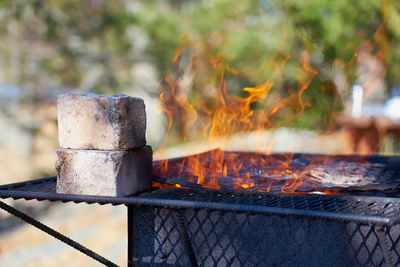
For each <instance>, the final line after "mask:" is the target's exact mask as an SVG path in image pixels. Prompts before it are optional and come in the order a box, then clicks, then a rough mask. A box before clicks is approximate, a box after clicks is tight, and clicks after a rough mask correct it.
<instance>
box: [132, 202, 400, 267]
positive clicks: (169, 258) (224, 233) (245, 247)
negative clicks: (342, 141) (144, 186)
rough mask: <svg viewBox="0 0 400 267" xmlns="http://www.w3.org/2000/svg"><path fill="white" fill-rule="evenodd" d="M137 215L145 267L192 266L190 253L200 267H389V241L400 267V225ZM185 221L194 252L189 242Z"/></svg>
mask: <svg viewBox="0 0 400 267" xmlns="http://www.w3.org/2000/svg"><path fill="white" fill-rule="evenodd" d="M133 214H134V215H133V217H134V218H133V222H134V223H133V229H134V231H133V232H132V233H131V234H133V235H134V236H135V235H136V237H141V238H138V239H137V240H136V241H137V242H138V244H136V245H135V248H134V249H133V250H134V251H133V259H134V263H135V264H136V265H139V266H140V265H141V264H150V265H151V266H190V264H191V260H190V253H189V250H190V249H192V250H193V252H194V255H195V260H196V262H197V264H198V265H199V266H385V264H386V261H385V255H384V249H383V247H382V246H383V244H382V242H383V241H387V242H388V243H387V244H386V245H388V248H389V251H390V255H389V256H390V260H391V262H392V263H393V264H394V265H399V264H400V257H399V252H400V250H399V248H400V244H399V240H400V226H399V225H395V226H392V227H383V228H381V227H379V226H378V228H377V227H376V226H373V225H360V224H357V223H353V222H339V221H327V220H321V219H309V218H295V217H293V216H278V215H265V214H253V213H237V212H232V211H210V210H205V209H182V210H176V209H168V208H145V209H135V210H134V212H133ZM179 215H182V217H183V221H184V224H185V226H186V231H187V234H188V237H189V239H190V247H191V248H190V247H189V248H188V247H187V246H186V245H185V241H184V240H183V239H184V238H183V236H184V234H183V233H182V230H180V227H179V220H178V217H177V216H179ZM378 231H383V236H381V238H380V237H379V233H378ZM143 233H145V235H143ZM382 238H383V239H384V240H383V239H382ZM387 266H390V265H387Z"/></svg>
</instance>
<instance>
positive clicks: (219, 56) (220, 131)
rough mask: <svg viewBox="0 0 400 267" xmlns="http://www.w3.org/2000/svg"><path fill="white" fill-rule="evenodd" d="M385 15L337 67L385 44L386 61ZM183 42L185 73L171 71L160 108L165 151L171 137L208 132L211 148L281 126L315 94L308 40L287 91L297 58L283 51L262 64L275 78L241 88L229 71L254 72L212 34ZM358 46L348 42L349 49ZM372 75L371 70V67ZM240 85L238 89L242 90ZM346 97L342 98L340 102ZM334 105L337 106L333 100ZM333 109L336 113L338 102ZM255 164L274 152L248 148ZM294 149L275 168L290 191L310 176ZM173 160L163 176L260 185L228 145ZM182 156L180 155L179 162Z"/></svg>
mask: <svg viewBox="0 0 400 267" xmlns="http://www.w3.org/2000/svg"><path fill="white" fill-rule="evenodd" d="M382 13H383V14H384V20H385V21H386V17H387V10H386V9H385V7H383V8H382ZM386 35H387V34H386V32H385V23H382V24H381V25H380V26H379V28H378V29H377V31H376V33H375V35H374V40H373V43H372V42H371V41H365V42H363V44H362V45H361V47H359V48H354V47H353V49H354V50H357V51H358V56H354V57H353V58H352V59H351V60H350V61H349V62H347V63H346V62H344V61H343V60H341V59H336V60H335V61H334V62H333V67H334V68H345V67H347V66H351V65H355V63H358V62H359V61H360V58H361V59H364V58H365V57H367V56H368V55H371V54H372V50H374V48H375V47H378V48H379V49H378V52H376V53H375V55H374V59H375V60H376V62H383V61H384V58H385V57H386V55H387V40H386V39H385V38H387V37H386ZM285 38H286V31H285V29H283V37H282V41H281V42H282V46H283V44H284V42H285ZM183 39H184V40H185V42H184V44H183V45H180V46H178V47H177V49H176V51H175V54H174V57H173V62H174V64H176V65H179V64H181V65H182V64H184V63H183V62H181V58H182V53H183V51H185V50H188V51H189V52H192V55H191V56H190V58H189V59H190V60H189V63H187V64H188V66H187V68H186V70H185V71H183V73H182V74H181V75H179V76H174V75H168V76H167V77H166V78H165V79H164V81H163V82H162V84H161V86H160V92H161V93H160V100H161V103H162V108H161V111H162V112H164V113H165V115H166V118H167V122H168V129H167V133H166V137H165V142H164V145H163V146H162V147H161V148H160V149H159V150H158V151H157V152H156V155H157V154H160V155H161V154H162V151H163V150H164V149H165V148H166V147H167V146H168V142H170V141H171V140H177V141H176V142H179V141H187V140H189V139H190V140H194V139H196V138H202V139H203V140H205V141H206V142H208V143H209V147H211V148H223V147H229V142H230V138H231V137H232V136H234V135H236V134H238V133H250V132H257V131H261V130H263V131H264V130H267V129H269V128H271V127H277V126H280V125H281V124H282V123H285V122H290V121H293V120H295V119H297V118H298V117H300V116H301V115H302V114H303V112H304V111H305V110H306V109H307V108H308V107H310V102H309V101H308V99H307V98H305V97H304V92H305V91H306V90H307V89H308V88H309V86H310V84H311V82H312V81H313V79H314V77H315V76H316V75H317V74H318V70H317V69H316V68H315V67H313V66H312V64H311V63H310V55H309V51H310V50H311V44H310V43H308V42H307V41H306V40H304V42H305V44H306V49H305V50H304V51H303V52H302V54H301V56H300V59H299V67H298V68H297V73H298V75H297V89H289V90H287V91H284V89H288V88H286V86H285V85H284V79H283V74H282V72H283V69H284V67H285V64H286V63H287V62H288V60H289V59H290V56H288V55H284V53H283V52H282V51H279V52H278V53H277V54H276V55H274V56H272V57H271V58H270V60H269V61H267V62H265V63H264V64H262V66H261V68H260V69H259V71H260V72H261V71H263V70H264V69H269V70H273V71H272V74H271V77H270V79H268V80H265V81H263V82H262V83H260V84H257V85H255V86H246V87H244V88H242V90H240V92H239V93H234V92H235V90H234V89H236V88H230V87H229V84H230V83H229V79H230V78H232V77H237V78H249V80H251V77H252V76H253V74H251V73H250V74H248V73H246V71H243V70H239V69H234V68H232V67H231V66H230V65H229V63H228V61H227V60H226V56H224V54H223V53H221V52H218V53H214V52H213V51H214V49H213V47H212V46H211V45H210V43H209V42H207V41H204V39H207V37H204V36H185V37H181V40H183ZM351 47H352V44H349V45H348V47H346V48H345V49H349V48H351ZM366 76H367V77H369V76H370V75H366ZM365 84H367V85H368V88H367V93H366V94H365V97H367V96H368V95H369V94H370V92H371V91H372V89H373V88H374V87H375V84H374V81H366V82H365ZM194 86H197V88H199V87H200V88H202V90H201V91H197V92H195V93H192V94H189V92H191V88H193V87H194ZM321 90H323V91H324V90H332V88H330V87H329V85H323V86H322V88H321ZM236 91H238V90H236ZM336 101H339V100H338V99H337V98H335V100H334V102H336ZM333 109H334V108H333ZM333 109H332V114H333V113H334V110H333ZM324 119H325V123H326V125H328V126H329V127H328V129H329V128H334V124H335V119H336V117H335V116H334V115H331V116H326V117H325V118H324ZM173 129H178V130H177V131H176V132H174V131H173ZM260 139H261V140H264V141H263V142H262V144H260V147H263V148H264V149H263V150H264V151H265V152H266V154H264V155H267V156H268V155H269V154H270V151H271V150H272V146H273V144H274V143H275V142H276V140H270V141H269V142H267V141H266V140H265V139H266V138H265V137H264V138H260ZM247 157H248V159H249V161H250V163H251V165H252V166H257V167H260V169H263V168H265V167H268V166H269V165H270V163H271V160H270V159H269V158H268V157H260V155H259V154H248V155H247ZM292 160H293V154H291V153H289V154H285V155H282V157H280V166H279V168H277V169H274V170H273V172H275V173H276V174H277V176H281V177H290V179H285V182H284V184H283V185H281V191H283V192H292V193H293V192H296V189H297V188H298V187H299V186H301V185H302V184H303V182H304V178H302V177H300V176H299V175H298V173H296V172H295V171H293V170H292V169H291V163H292ZM172 161H174V160H173V159H172V160H168V159H165V160H161V161H159V164H157V166H156V168H157V170H156V172H157V173H158V174H160V175H161V176H163V177H167V176H168V175H169V174H171V173H173V174H178V176H180V175H183V174H185V175H187V176H188V177H190V178H188V179H189V180H190V181H189V182H191V183H193V184H197V185H200V186H202V187H205V188H212V189H220V188H221V184H222V183H223V182H224V179H231V178H233V179H234V182H233V189H241V188H245V189H248V188H252V187H254V186H255V184H254V181H253V180H252V177H253V173H252V172H251V171H247V170H244V168H246V165H244V163H243V162H242V159H241V158H240V157H238V156H235V154H232V153H227V152H225V151H223V150H222V149H214V150H211V151H210V152H208V153H205V154H204V153H203V154H197V155H193V156H188V157H185V158H183V159H182V161H181V162H179V164H177V165H176V164H175V165H174V166H178V167H177V169H174V170H173V169H172V167H171V164H170V163H171V162H172ZM175 163H176V162H175ZM276 183H279V181H270V182H269V183H268V187H267V188H266V189H263V191H270V190H272V189H271V188H273V187H274V186H275V184H276ZM324 193H325V194H334V193H336V191H335V190H334V189H326V190H325V191H324Z"/></svg>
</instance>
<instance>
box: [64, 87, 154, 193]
mask: <svg viewBox="0 0 400 267" xmlns="http://www.w3.org/2000/svg"><path fill="white" fill-rule="evenodd" d="M57 104H58V131H59V142H60V149H58V150H56V170H57V189H56V190H57V193H63V194H80V195H101V196H128V195H131V194H134V193H137V192H140V191H144V190H147V189H149V188H151V166H152V155H153V153H152V149H151V147H150V146H146V137H145V135H146V111H145V105H144V102H143V100H142V99H140V98H136V97H130V96H126V95H113V96H106V95H95V94H86V95H79V94H65V95H61V96H59V98H58V101H57Z"/></svg>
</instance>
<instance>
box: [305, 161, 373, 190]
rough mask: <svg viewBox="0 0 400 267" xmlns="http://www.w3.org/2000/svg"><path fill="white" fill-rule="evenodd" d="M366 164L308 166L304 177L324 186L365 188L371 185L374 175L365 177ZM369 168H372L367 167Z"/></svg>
mask: <svg viewBox="0 0 400 267" xmlns="http://www.w3.org/2000/svg"><path fill="white" fill-rule="evenodd" d="M367 164H368V163H360V162H345V161H337V162H333V163H331V164H328V165H327V166H309V167H307V169H306V170H305V171H304V173H303V174H304V176H308V177H309V178H311V179H315V180H317V181H319V182H321V183H322V184H323V185H324V186H326V187H330V186H341V187H349V186H365V185H369V184H373V183H374V182H375V180H376V177H377V176H376V175H374V176H366V175H365V173H366V167H367V166H368V165H367ZM369 167H370V168H371V167H373V165H372V166H369Z"/></svg>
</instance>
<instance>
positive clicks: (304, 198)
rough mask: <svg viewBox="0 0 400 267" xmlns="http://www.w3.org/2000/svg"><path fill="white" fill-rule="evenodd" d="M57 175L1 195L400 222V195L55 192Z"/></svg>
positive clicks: (16, 186) (8, 187)
mask: <svg viewBox="0 0 400 267" xmlns="http://www.w3.org/2000/svg"><path fill="white" fill-rule="evenodd" d="M55 186H56V178H55V177H50V178H44V179H38V180H32V181H28V182H24V183H18V184H11V185H5V186H1V187H0V197H1V198H7V197H12V198H14V199H19V198H25V199H38V200H50V201H57V200H60V201H64V202H67V201H74V202H76V203H79V202H86V203H99V204H113V205H119V204H125V205H144V206H153V207H169V208H178V209H179V208H199V209H207V210H225V211H235V212H251V213H263V214H278V215H293V216H307V217H313V218H324V219H331V220H344V221H354V222H358V223H368V224H381V225H393V224H397V223H400V199H398V198H388V197H368V196H354V195H335V196H333V195H312V194H308V195H307V194H289V193H254V192H248V193H244V192H243V193H232V192H221V191H217V190H205V189H180V188H158V189H156V188H155V189H154V190H152V191H149V192H145V193H142V194H139V195H134V196H130V197H101V196H82V195H70V194H57V193H56V192H55Z"/></svg>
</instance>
